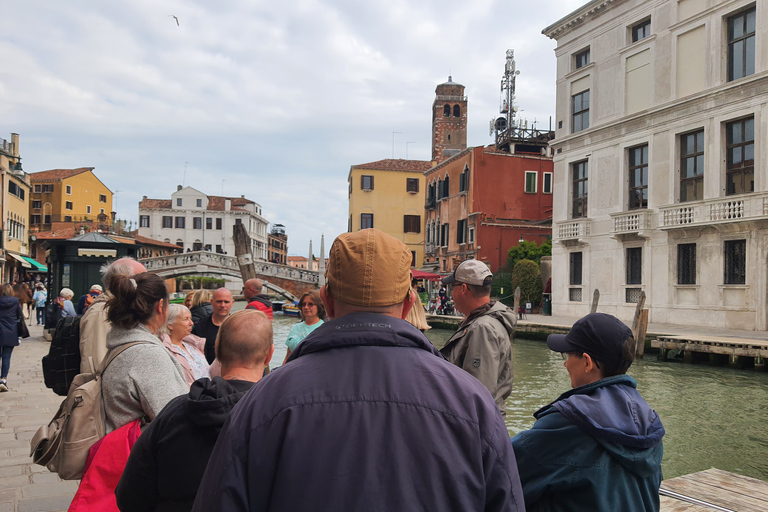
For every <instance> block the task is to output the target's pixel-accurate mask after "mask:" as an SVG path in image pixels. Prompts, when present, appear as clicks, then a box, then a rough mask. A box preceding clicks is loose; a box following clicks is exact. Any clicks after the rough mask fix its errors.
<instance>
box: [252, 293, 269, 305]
mask: <svg viewBox="0 0 768 512" xmlns="http://www.w3.org/2000/svg"><path fill="white" fill-rule="evenodd" d="M251 302H261V303H262V304H264V305H265V306H267V307H268V308H271V307H272V301H271V300H269V295H267V294H266V293H260V294H258V295H254V296H253V297H251V298H250V300H249V301H248V304H250V303H251Z"/></svg>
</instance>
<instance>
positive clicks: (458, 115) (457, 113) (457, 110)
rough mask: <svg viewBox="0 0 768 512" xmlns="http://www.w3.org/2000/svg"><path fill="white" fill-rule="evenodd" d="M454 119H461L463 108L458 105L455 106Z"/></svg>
mask: <svg viewBox="0 0 768 512" xmlns="http://www.w3.org/2000/svg"><path fill="white" fill-rule="evenodd" d="M453 117H461V107H460V106H458V105H454V106H453Z"/></svg>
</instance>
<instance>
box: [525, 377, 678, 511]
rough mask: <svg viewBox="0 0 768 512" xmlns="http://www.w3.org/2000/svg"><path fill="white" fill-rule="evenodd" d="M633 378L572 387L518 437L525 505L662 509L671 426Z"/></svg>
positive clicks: (533, 508) (547, 508)
mask: <svg viewBox="0 0 768 512" xmlns="http://www.w3.org/2000/svg"><path fill="white" fill-rule="evenodd" d="M636 387H637V382H635V379H633V378H632V377H629V376H627V375H617V376H614V377H608V378H605V379H602V380H599V381H597V382H593V383H592V384H587V385H586V386H581V387H578V388H575V389H572V390H570V391H568V392H566V393H563V394H562V395H560V397H559V398H558V399H557V400H555V401H554V402H552V403H551V404H549V405H547V406H546V407H542V408H541V409H540V410H538V411H537V412H536V413H535V414H534V417H535V418H536V423H535V424H534V425H533V428H532V429H531V430H526V431H524V432H521V433H519V434H518V435H517V436H515V437H514V438H512V446H513V447H514V449H515V457H516V458H517V465H518V469H519V473H520V481H521V482H522V484H523V493H524V495H525V506H526V510H528V511H529V512H531V511H590V512H594V511H609V512H616V511H630V510H632V511H636V510H646V511H648V510H654V511H658V510H659V485H660V484H661V478H662V477H661V457H662V454H663V451H664V449H663V445H662V442H661V438H662V437H663V436H664V427H663V426H662V425H661V420H659V415H658V414H656V411H654V410H653V409H651V407H650V406H649V405H648V403H647V402H646V401H645V400H643V398H642V397H641V396H640V393H638V392H637V389H636Z"/></svg>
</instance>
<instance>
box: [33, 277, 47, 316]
mask: <svg viewBox="0 0 768 512" xmlns="http://www.w3.org/2000/svg"><path fill="white" fill-rule="evenodd" d="M35 289H36V290H35V294H34V295H33V296H32V300H33V301H34V303H35V311H36V312H37V325H45V302H46V301H47V300H48V292H47V291H45V286H43V283H37V285H35Z"/></svg>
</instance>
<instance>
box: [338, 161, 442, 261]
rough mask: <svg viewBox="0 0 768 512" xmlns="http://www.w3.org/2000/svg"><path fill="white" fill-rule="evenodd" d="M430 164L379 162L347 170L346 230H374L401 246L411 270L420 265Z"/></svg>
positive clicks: (418, 162) (422, 255)
mask: <svg viewBox="0 0 768 512" xmlns="http://www.w3.org/2000/svg"><path fill="white" fill-rule="evenodd" d="M431 167H432V162H426V161H422V160H400V159H398V160H390V159H386V160H379V161H378V162H371V163H367V164H360V165H353V166H352V167H351V168H350V170H349V176H348V177H347V181H348V183H349V225H348V230H349V231H350V232H352V231H358V230H360V229H366V228H376V229H380V230H381V231H384V232H385V233H387V234H389V235H392V236H393V237H395V238H397V239H398V240H401V241H402V242H403V243H405V244H406V245H407V246H408V247H409V248H410V249H411V253H412V254H413V259H412V261H411V266H412V267H416V268H419V267H421V264H422V262H423V261H424V198H425V195H424V171H428V170H429V169H430V168H431Z"/></svg>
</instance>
